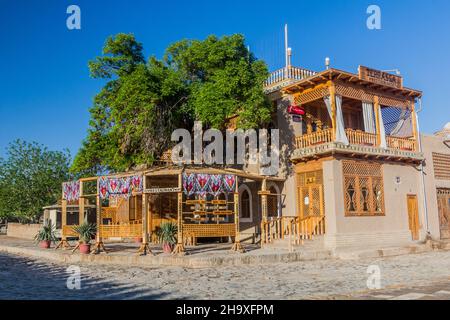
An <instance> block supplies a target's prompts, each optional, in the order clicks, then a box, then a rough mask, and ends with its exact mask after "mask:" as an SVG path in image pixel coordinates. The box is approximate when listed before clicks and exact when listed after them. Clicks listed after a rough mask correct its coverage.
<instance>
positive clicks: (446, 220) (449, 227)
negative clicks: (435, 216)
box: [437, 189, 450, 239]
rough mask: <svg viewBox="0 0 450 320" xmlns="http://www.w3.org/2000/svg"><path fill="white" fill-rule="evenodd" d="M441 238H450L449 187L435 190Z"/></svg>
mask: <svg viewBox="0 0 450 320" xmlns="http://www.w3.org/2000/svg"><path fill="white" fill-rule="evenodd" d="M437 200H438V211H439V227H440V230H441V239H450V189H438V190H437Z"/></svg>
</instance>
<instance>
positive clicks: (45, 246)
mask: <svg viewBox="0 0 450 320" xmlns="http://www.w3.org/2000/svg"><path fill="white" fill-rule="evenodd" d="M51 243H52V242H51V241H50V240H42V241H41V242H39V247H41V248H42V249H48V248H50V244H51Z"/></svg>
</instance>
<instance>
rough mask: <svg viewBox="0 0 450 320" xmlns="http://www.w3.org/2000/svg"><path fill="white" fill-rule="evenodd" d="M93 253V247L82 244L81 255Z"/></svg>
mask: <svg viewBox="0 0 450 320" xmlns="http://www.w3.org/2000/svg"><path fill="white" fill-rule="evenodd" d="M90 252H91V245H90V244H89V243H88V244H85V243H81V244H80V253H82V254H89V253H90Z"/></svg>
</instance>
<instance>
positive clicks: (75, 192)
mask: <svg viewBox="0 0 450 320" xmlns="http://www.w3.org/2000/svg"><path fill="white" fill-rule="evenodd" d="M63 198H64V199H65V200H67V201H77V200H78V199H79V198H80V182H79V181H70V182H64V183H63Z"/></svg>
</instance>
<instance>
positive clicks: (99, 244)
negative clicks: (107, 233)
mask: <svg viewBox="0 0 450 320" xmlns="http://www.w3.org/2000/svg"><path fill="white" fill-rule="evenodd" d="M96 207H97V210H96V211H97V217H96V221H97V234H96V237H95V246H94V249H92V251H91V253H100V252H102V251H104V252H107V251H106V249H105V246H104V244H103V239H102V237H101V233H100V227H101V225H102V222H103V221H102V199H101V198H100V191H99V190H97V196H96Z"/></svg>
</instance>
